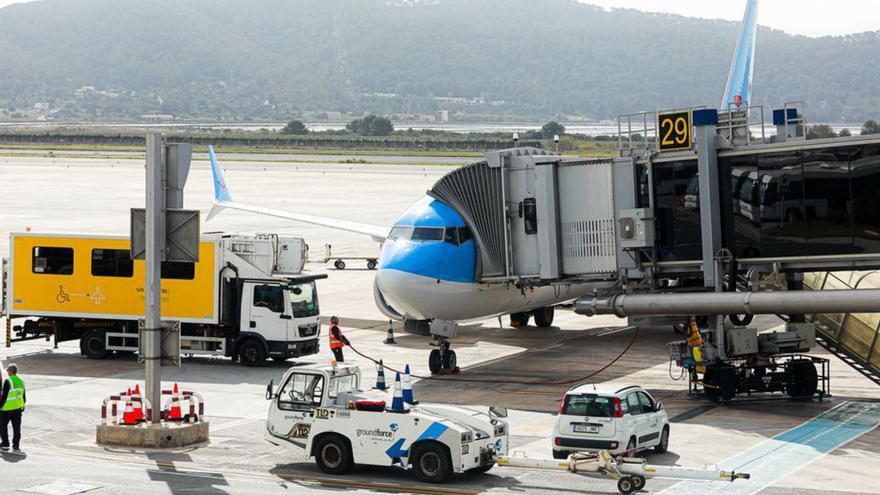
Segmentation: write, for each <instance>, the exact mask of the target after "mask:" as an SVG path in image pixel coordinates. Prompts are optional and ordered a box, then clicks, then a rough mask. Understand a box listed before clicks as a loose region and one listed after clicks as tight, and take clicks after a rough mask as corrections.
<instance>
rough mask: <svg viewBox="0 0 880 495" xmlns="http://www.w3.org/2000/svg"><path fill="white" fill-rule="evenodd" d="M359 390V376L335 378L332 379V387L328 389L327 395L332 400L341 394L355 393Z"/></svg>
mask: <svg viewBox="0 0 880 495" xmlns="http://www.w3.org/2000/svg"><path fill="white" fill-rule="evenodd" d="M357 389H358V380H357V375H354V374H351V375H342V376H334V377H332V378H330V386H329V387H328V388H327V394H328V396H329V397H330V398H331V399H335V398H336V397H337V396H338V395H339V394H341V393H344V392H354V391H356V390H357Z"/></svg>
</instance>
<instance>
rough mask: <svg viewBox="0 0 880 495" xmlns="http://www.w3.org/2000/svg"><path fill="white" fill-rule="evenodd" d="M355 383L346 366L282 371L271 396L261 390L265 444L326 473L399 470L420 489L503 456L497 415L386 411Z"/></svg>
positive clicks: (383, 397)
mask: <svg viewBox="0 0 880 495" xmlns="http://www.w3.org/2000/svg"><path fill="white" fill-rule="evenodd" d="M360 384H361V377H360V371H359V370H358V368H357V367H354V366H346V365H338V366H322V367H313V368H299V367H296V368H290V369H289V370H287V372H286V373H285V374H284V376H283V377H282V379H281V385H280V386H279V387H278V388H277V390H276V389H275V388H274V383H273V382H270V383H269V385H268V387H267V389H266V399H267V400H270V401H271V403H270V405H269V413H268V419H267V421H266V433H265V437H266V440H268V441H269V442H270V443H272V444H274V445H279V446H284V447H287V448H289V449H291V450H293V451H294V452H297V453H298V454H301V455H303V456H304V457H306V458H308V457H314V458H315V462H316V463H317V465H318V467H319V468H320V469H321V471H323V472H325V473H328V474H345V473H347V472H349V471H350V470H351V468H352V467H353V466H354V465H355V464H366V465H372V466H400V467H402V468H407V467H410V468H412V471H413V473H414V474H415V476H416V477H417V478H418V479H419V480H421V481H424V482H428V483H443V482H445V481H447V480H448V479H449V478H450V477H451V476H452V475H453V473H463V472H486V471H488V470H489V469H491V468H492V466H494V465H495V458H496V456H499V455H506V454H507V449H508V425H507V421H506V419H505V417H506V416H507V412H506V411H505V410H503V409H495V408H490V409H489V411H488V412H487V413H483V412H479V411H475V410H472V409H466V408H462V407H455V406H448V405H440V404H430V405H429V404H419V405H414V406H407V408H406V410H405V412H394V411H392V410H390V409H389V407H388V406H390V405H391V400H392V398H391V397H390V396H389V394H388V393H386V392H379V391H370V392H362V391H360V389H359V388H360Z"/></svg>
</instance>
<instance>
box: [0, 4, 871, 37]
mask: <svg viewBox="0 0 880 495" xmlns="http://www.w3.org/2000/svg"><path fill="white" fill-rule="evenodd" d="M2 1H3V0H0V2H2ZM579 1H581V2H583V3H590V4H594V5H599V6H602V7H605V8H614V7H623V8H633V9H637V10H644V11H649V12H669V13H673V14H680V15H684V16H687V17H703V18H707V19H728V20H731V21H740V20H742V17H743V13H744V12H745V5H746V0H579ZM759 2H760V3H759V5H758V24H760V25H762V26H767V27H771V28H774V29H781V30H782V31H785V32H787V33H790V34H801V35H804V36H814V37H815V36H827V35H832V36H834V35H843V34H852V33H860V32H863V31H877V30H880V1H878V0H759Z"/></svg>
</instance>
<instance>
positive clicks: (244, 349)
mask: <svg viewBox="0 0 880 495" xmlns="http://www.w3.org/2000/svg"><path fill="white" fill-rule="evenodd" d="M238 360H239V361H241V364H243V365H245V366H251V367H253V366H262V365H263V363H264V362H265V361H266V351H265V350H264V349H263V344H261V343H260V342H258V341H256V340H254V339H251V340H246V341H244V343H242V344H241V346H240V347H239V348H238Z"/></svg>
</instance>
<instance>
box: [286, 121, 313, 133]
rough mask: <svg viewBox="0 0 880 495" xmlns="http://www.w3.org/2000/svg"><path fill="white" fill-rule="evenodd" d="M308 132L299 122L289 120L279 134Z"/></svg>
mask: <svg viewBox="0 0 880 495" xmlns="http://www.w3.org/2000/svg"><path fill="white" fill-rule="evenodd" d="M308 133H309V130H308V129H306V125H305V124H303V122H302V121H301V120H291V121H290V122H288V123H287V125H285V126H284V128H282V129H281V134H308Z"/></svg>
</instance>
